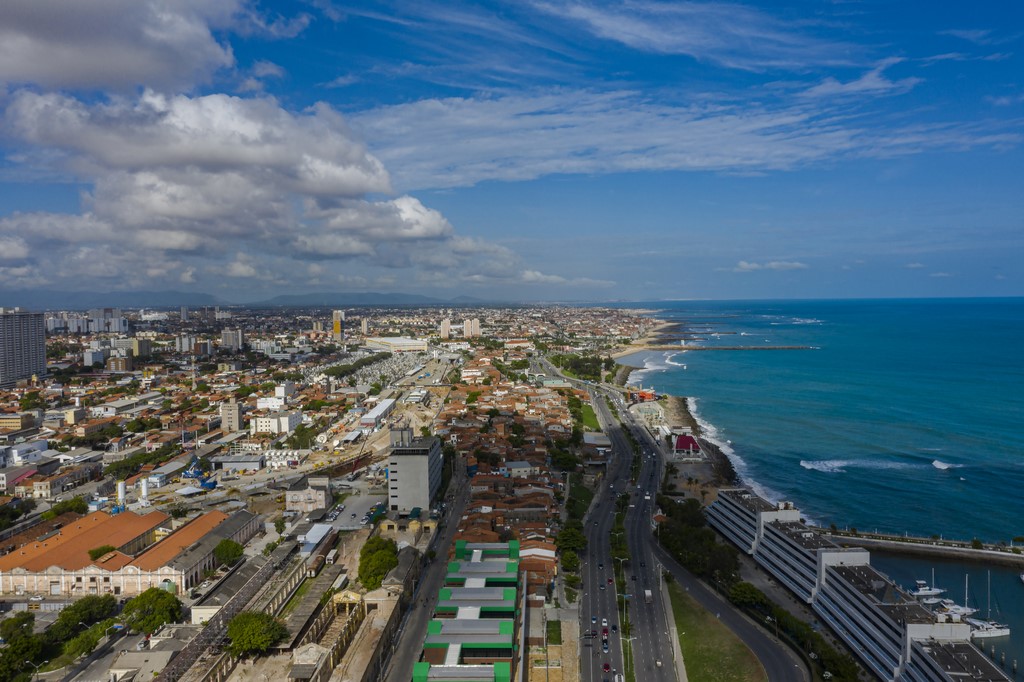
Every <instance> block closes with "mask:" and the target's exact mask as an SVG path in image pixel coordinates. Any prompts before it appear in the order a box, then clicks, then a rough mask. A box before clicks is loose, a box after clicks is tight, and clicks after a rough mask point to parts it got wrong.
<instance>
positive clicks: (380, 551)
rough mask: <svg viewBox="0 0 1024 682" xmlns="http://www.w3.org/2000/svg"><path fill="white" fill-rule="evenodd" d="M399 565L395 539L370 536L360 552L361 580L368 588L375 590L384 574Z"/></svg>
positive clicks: (382, 579)
mask: <svg viewBox="0 0 1024 682" xmlns="http://www.w3.org/2000/svg"><path fill="white" fill-rule="evenodd" d="M397 565H398V545H396V544H395V541H394V540H388V539H384V538H381V537H374V538H370V539H369V540H367V541H366V544H364V545H363V549H362V552H361V553H360V554H359V582H361V583H362V584H363V587H365V588H366V589H368V590H375V589H377V588H378V587H380V585H381V583H382V582H383V581H384V576H386V575H387V574H388V571H390V570H391V569H392V568H394V567H395V566H397Z"/></svg>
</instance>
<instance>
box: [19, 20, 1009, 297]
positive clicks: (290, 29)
mask: <svg viewBox="0 0 1024 682" xmlns="http://www.w3.org/2000/svg"><path fill="white" fill-rule="evenodd" d="M1022 20H1024V10H1021V9H1020V8H1019V7H1017V6H1015V5H1013V4H1011V3H1000V4H996V5H982V6H971V7H961V6H955V7H947V6H934V5H932V4H927V5H926V4H924V3H920V2H915V3H900V4H899V5H896V6H891V5H890V4H888V3H880V4H872V3H812V2H792V3H787V4H784V5H780V4H776V3H772V4H767V3H746V4H736V3H716V2H706V3H696V2H679V3H658V2H629V3H590V2H564V3H557V2H541V1H536V2H526V3H500V2H485V3H479V4H474V5H471V6H470V5H462V4H455V3H437V2H427V3H415V4H413V5H409V4H408V3H404V4H403V3H387V2H359V3H352V4H351V6H344V7H343V6H342V5H341V4H340V3H334V2H331V1H330V0H309V1H308V2H298V1H297V2H262V3H253V2H245V1H244V0H233V1H230V2H221V3H216V5H215V6H211V7H207V6H205V5H204V4H203V3H190V2H178V3H171V4H169V5H166V6H164V5H159V6H158V4H157V3H155V2H150V1H145V2H136V1H134V0H133V1H129V0H115V1H111V2H106V3H76V4H75V5H74V6H73V7H67V6H65V5H64V4H63V3H57V2H55V1H52V0H48V1H39V0H33V1H29V0H15V1H14V2H10V3H5V5H4V7H3V8H0V38H2V40H0V83H2V84H3V88H2V89H0V131H2V135H0V151H2V153H3V159H4V160H3V165H2V167H0V292H3V291H19V290H26V289H52V290H81V289H83V288H86V289H91V290H96V291H128V290H137V289H144V290H154V291H159V290H181V291H186V292H196V293H208V294H211V295H213V296H216V297H217V298H218V299H220V300H223V301H227V302H233V303H245V302H252V301H258V300H266V299H269V298H272V297H273V296H275V295H278V294H291V293H303V292H311V291H338V292H351V293H359V292H377V291H380V292H392V291H393V292H407V293H416V294H422V295H427V296H431V297H436V298H439V299H445V300H450V299H454V298H456V297H458V296H470V297H474V298H477V299H480V300H497V301H509V300H517V301H530V300H579V301H602V300H658V299H674V298H680V299H720V298H812V297H915V296H935V297H942V296H1020V295H1024V276H1022V274H1024V273H1022V272H1021V267H1020V265H1019V264H1020V263H1021V262H1024V259H1022V256H1024V236H1022V235H1024V229H1022V227H1024V226H1022V225H1021V218H1020V216H1021V215H1024V211H1022V210H1021V209H1022V208H1024V206H1022V201H1024V200H1022V199H1021V197H1022V196H1024V192H1022V191H1021V190H1022V187H1021V179H1020V173H1019V168H1020V167H1021V165H1022V163H1021V162H1022V158H1021V156H1022V154H1021V141H1022V132H1021V129H1022V125H1021V123H1022V120H1024V83H1022V82H1021V77H1020V74H1021V73H1024V69H1022V68H1021V63H1020V62H1021V56H1020V54H1019V50H1020V46H1021V42H1022V40H1024V32H1022V31H1021V28H1022V27H1024V21H1022ZM17 303H18V302H17V301H5V304H8V305H17Z"/></svg>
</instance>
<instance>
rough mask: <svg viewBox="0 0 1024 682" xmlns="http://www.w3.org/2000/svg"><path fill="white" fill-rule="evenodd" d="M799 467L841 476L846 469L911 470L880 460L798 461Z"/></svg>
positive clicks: (910, 466)
mask: <svg viewBox="0 0 1024 682" xmlns="http://www.w3.org/2000/svg"><path fill="white" fill-rule="evenodd" d="M800 466H802V467H803V468H804V469H810V470H812V471H821V472H823V473H826V474H842V473H845V471H846V470H847V469H913V468H915V465H913V464H908V463H907V462H892V461H889V460H882V459H818V460H806V459H802V460H800Z"/></svg>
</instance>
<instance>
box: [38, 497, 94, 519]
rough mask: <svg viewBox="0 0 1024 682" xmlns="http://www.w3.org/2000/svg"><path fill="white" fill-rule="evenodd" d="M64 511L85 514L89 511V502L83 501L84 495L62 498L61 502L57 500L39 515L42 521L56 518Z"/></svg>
mask: <svg viewBox="0 0 1024 682" xmlns="http://www.w3.org/2000/svg"><path fill="white" fill-rule="evenodd" d="M66 512H75V513H76V514H87V513H88V512H89V503H88V502H86V501H85V498H84V497H72V498H71V499H69V500H62V501H61V502H58V503H57V504H55V505H53V506H52V507H50V508H49V509H48V510H47V511H44V512H43V513H42V514H40V515H39V516H40V517H41V518H42V519H43V520H44V521H49V520H50V519H53V518H56V517H58V516H60V515H61V514H64V513H66Z"/></svg>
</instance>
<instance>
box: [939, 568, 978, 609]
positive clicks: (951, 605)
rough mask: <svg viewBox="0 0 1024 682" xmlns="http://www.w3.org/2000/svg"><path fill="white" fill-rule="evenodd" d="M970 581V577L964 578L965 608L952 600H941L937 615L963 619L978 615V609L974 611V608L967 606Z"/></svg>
mask: <svg viewBox="0 0 1024 682" xmlns="http://www.w3.org/2000/svg"><path fill="white" fill-rule="evenodd" d="M968 580H969V576H967V575H965V576H964V603H963V606H961V605H960V604H957V603H956V602H955V601H953V600H952V599H940V600H939V604H938V608H937V609H935V613H938V614H946V615H951V616H959V617H961V618H963V617H967V616H973V615H974V614H975V613H977V612H978V609H974V608H971V607H970V606H967V585H968Z"/></svg>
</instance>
